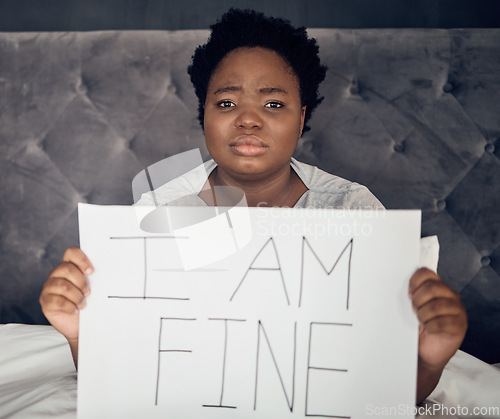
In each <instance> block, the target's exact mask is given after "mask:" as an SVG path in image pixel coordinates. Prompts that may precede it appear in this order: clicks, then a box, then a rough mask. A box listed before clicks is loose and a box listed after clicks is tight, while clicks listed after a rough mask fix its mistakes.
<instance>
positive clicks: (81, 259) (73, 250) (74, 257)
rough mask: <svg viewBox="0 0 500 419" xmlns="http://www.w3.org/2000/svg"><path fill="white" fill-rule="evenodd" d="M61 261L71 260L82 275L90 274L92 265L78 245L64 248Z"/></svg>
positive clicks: (92, 270) (92, 269) (92, 268)
mask: <svg viewBox="0 0 500 419" xmlns="http://www.w3.org/2000/svg"><path fill="white" fill-rule="evenodd" d="M63 262H71V263H73V264H74V265H76V266H77V267H78V268H79V269H80V270H81V271H82V273H83V274H84V275H91V274H92V273H93V272H94V267H93V266H92V263H90V260H89V258H88V257H87V255H86V254H85V253H83V252H82V250H81V249H80V248H79V247H75V246H71V247H68V248H67V249H66V251H65V252H64V255H63Z"/></svg>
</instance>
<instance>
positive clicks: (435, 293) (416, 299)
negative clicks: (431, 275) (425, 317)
mask: <svg viewBox="0 0 500 419" xmlns="http://www.w3.org/2000/svg"><path fill="white" fill-rule="evenodd" d="M438 298H449V299H452V300H456V301H460V297H459V296H458V294H457V293H456V292H455V291H453V290H452V289H451V288H450V287H449V286H448V285H447V284H446V283H445V282H443V281H441V280H438V281H436V280H433V279H428V280H426V281H425V282H423V283H422V284H420V286H419V287H418V288H417V289H416V290H415V291H414V292H413V294H412V295H411V299H412V304H413V307H415V309H417V310H418V309H420V308H421V307H422V306H423V305H425V304H427V303H428V302H429V301H431V300H434V299H438Z"/></svg>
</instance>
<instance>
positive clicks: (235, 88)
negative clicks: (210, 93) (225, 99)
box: [214, 86, 241, 95]
mask: <svg viewBox="0 0 500 419" xmlns="http://www.w3.org/2000/svg"><path fill="white" fill-rule="evenodd" d="M239 90H241V87H240V86H226V87H221V88H220V89H217V90H216V91H215V92H214V95H219V94H221V93H227V92H236V91H239Z"/></svg>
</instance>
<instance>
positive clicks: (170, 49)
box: [0, 29, 500, 418]
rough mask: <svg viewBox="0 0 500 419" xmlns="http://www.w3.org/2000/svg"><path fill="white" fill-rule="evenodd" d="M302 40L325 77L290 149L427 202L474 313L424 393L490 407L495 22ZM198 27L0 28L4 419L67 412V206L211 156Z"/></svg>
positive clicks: (497, 144) (496, 266)
mask: <svg viewBox="0 0 500 419" xmlns="http://www.w3.org/2000/svg"><path fill="white" fill-rule="evenodd" d="M309 32H310V34H311V35H312V36H314V37H316V38H317V39H318V42H319V44H320V54H321V56H322V60H323V62H324V63H325V64H326V65H327V66H328V68H329V70H328V73H327V78H326V80H325V82H324V83H323V85H322V86H321V94H322V95H323V96H324V97H325V99H324V102H323V103H322V104H321V105H320V107H319V108H318V109H317V111H316V112H315V114H314V115H313V118H312V120H311V128H312V129H311V131H310V132H308V133H306V135H305V136H304V137H303V138H302V139H301V141H300V143H299V146H298V148H297V151H296V153H295V157H296V158H298V159H299V160H301V161H304V162H306V163H310V164H314V165H317V166H319V167H320V168H322V169H324V170H326V171H329V172H331V173H335V174H337V175H340V176H342V177H345V178H348V179H350V180H353V181H357V182H360V183H362V184H365V185H367V186H368V187H369V188H370V190H372V192H373V193H374V194H375V195H376V196H377V197H378V198H379V199H380V200H381V201H382V203H383V204H384V205H385V206H386V207H387V208H419V209H421V210H422V214H423V218H422V234H423V235H434V234H435V235H438V236H439V240H440V243H441V253H440V262H439V267H438V272H439V273H440V275H441V276H442V277H443V278H444V279H445V280H446V281H447V282H448V283H449V284H450V285H451V286H452V287H453V288H454V289H455V290H456V291H457V292H459V293H460V295H461V298H462V301H463V302H464V304H465V305H466V308H467V311H468V316H469V330H468V333H467V336H466V339H465V341H464V343H463V346H462V348H461V349H462V351H461V352H459V353H458V354H457V355H456V356H455V357H454V358H453V360H452V362H450V364H449V365H448V367H447V368H446V371H445V374H444V375H443V377H442V379H441V382H440V384H439V386H438V388H437V389H436V390H435V391H434V393H433V394H432V395H431V398H430V399H429V400H428V403H432V400H436V401H437V402H439V403H444V404H445V405H447V406H457V405H458V404H460V405H464V404H465V403H467V406H470V407H471V408H472V407H475V406H479V407H488V406H492V407H495V406H499V404H500V401H499V400H500V397H498V394H500V381H499V378H498V377H499V373H498V370H497V369H496V368H495V367H494V366H491V365H494V364H498V363H499V362H500V212H499V211H498V208H499V207H500V161H499V157H500V118H498V114H499V105H498V103H500V30H497V29H450V30H437V29H436V30H434V29H425V30H420V29H366V30H347V29H345V30H337V29H311V30H309ZM207 35H208V31H203V30H201V31H200V30H191V31H104V32H64V33H0V185H1V190H2V197H1V199H0V249H1V252H2V253H1V254H2V257H1V259H0V278H2V280H1V282H0V323H1V324H2V325H1V326H0V348H1V351H0V416H1V417H37V418H41V417H68V418H69V417H75V398H76V372H75V370H74V368H73V365H72V363H71V357H70V354H69V350H68V348H67V346H66V344H65V342H64V340H63V339H62V338H61V336H59V335H58V334H57V333H56V332H55V331H54V330H53V329H52V328H51V327H50V326H47V325H46V320H45V319H44V317H43V314H42V313H41V310H40V307H39V304H38V295H39V293H40V290H41V286H42V284H43V282H44V281H45V279H46V277H47V274H48V272H49V271H50V269H51V268H52V267H53V266H55V265H56V264H57V263H58V261H59V260H60V258H61V255H62V253H63V251H64V249H65V248H66V247H67V246H69V245H74V244H77V243H78V233H77V214H76V206H77V203H78V202H89V203H95V204H131V203H132V191H131V186H130V185H131V181H132V179H133V178H134V176H135V175H136V174H137V173H139V172H140V171H141V170H143V169H144V168H145V167H147V166H149V165H150V164H152V163H154V162H155V161H158V160H160V159H162V158H165V157H168V156H171V155H174V154H177V153H179V152H182V151H186V150H190V149H193V148H200V150H201V152H202V155H203V157H205V158H206V157H207V156H208V154H207V151H206V148H205V147H204V144H203V135H202V132H201V129H200V127H199V124H198V121H197V120H196V116H197V115H196V114H197V101H196V98H195V96H194V93H193V89H192V87H191V85H190V82H189V79H188V76H187V74H186V66H187V64H188V63H189V60H190V56H191V54H192V51H193V50H194V48H195V46H197V45H198V44H200V43H203V42H204V41H205V40H206V38H207ZM499 415H500V414H498V412H497V416H499ZM493 416H494V415H493Z"/></svg>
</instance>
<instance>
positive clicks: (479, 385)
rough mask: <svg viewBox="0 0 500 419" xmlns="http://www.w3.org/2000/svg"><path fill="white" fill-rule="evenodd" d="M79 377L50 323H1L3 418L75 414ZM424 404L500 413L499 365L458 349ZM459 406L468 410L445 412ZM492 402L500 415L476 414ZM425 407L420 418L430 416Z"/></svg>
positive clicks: (436, 414)
mask: <svg viewBox="0 0 500 419" xmlns="http://www.w3.org/2000/svg"><path fill="white" fill-rule="evenodd" d="M76 377H77V373H76V371H75V367H74V365H73V360H72V358H71V353H70V349H69V346H68V344H67V343H66V340H65V339H64V337H63V336H62V335H60V334H59V333H58V332H56V331H55V330H54V329H53V328H52V327H51V326H31V325H22V324H6V325H0V418H16V419H20V418H26V419H28V418H29V419H31V418H32V419H40V418H41V419H43V418H63V419H75V418H76V384H77V380H76ZM436 404H437V406H439V407H438V408H433V406H434V405H436ZM425 406H429V407H428V408H427V409H428V410H427V413H428V412H430V411H432V412H433V414H432V415H430V416H432V417H433V418H457V417H475V418H479V417H493V418H495V417H496V418H500V412H499V411H498V409H500V370H499V369H497V368H495V367H493V366H490V365H488V364H486V363H484V362H482V361H480V360H478V359H477V358H474V357H472V356H470V355H468V354H466V353H464V352H461V351H459V352H457V354H456V355H455V356H454V357H453V358H452V359H451V361H450V362H449V364H448V366H447V367H446V369H445V371H444V373H443V376H442V377H441V381H440V382H439V385H438V386H437V387H436V389H435V390H434V392H433V393H432V394H431V396H430V397H429V399H428V400H427V401H426V402H425V404H424V408H425ZM443 406H444V407H445V408H446V407H447V408H448V409H449V410H448V412H446V411H445V409H444V408H443ZM458 406H460V407H461V408H462V410H461V411H460V412H461V413H464V411H465V410H464V408H467V411H468V413H469V415H463V414H462V415H454V414H452V415H446V414H443V413H450V412H453V408H457V407H458ZM489 407H497V412H496V414H495V412H493V414H491V415H486V414H483V415H477V414H473V413H474V411H473V409H474V408H483V411H484V408H489ZM424 408H422V409H421V413H423V414H422V415H419V417H425V416H428V414H427V415H426V414H425V413H426V412H425V411H424ZM432 409H434V410H432ZM396 417H397V416H396Z"/></svg>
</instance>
